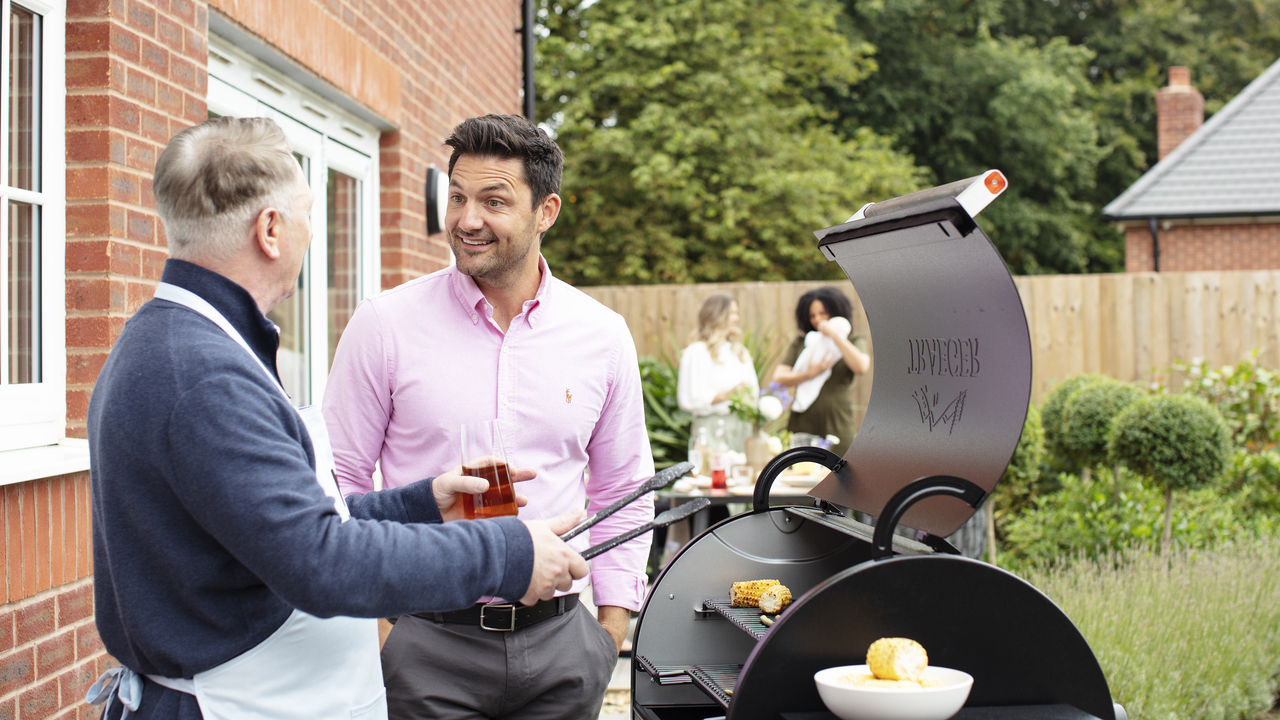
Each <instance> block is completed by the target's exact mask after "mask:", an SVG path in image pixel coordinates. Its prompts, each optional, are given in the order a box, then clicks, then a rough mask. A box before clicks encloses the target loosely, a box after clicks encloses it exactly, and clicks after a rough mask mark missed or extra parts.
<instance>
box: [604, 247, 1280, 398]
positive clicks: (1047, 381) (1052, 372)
mask: <svg viewBox="0 0 1280 720" xmlns="http://www.w3.org/2000/svg"><path fill="white" fill-rule="evenodd" d="M1014 281H1015V283H1016V285H1017V287H1018V292H1019V293H1020V294H1021V295H1022V304H1023V308H1024V309H1025V310H1026V313H1027V324H1028V326H1029V329H1030V332H1031V347H1032V357H1033V363H1034V371H1033V375H1032V398H1033V399H1034V400H1036V401H1039V400H1041V399H1042V398H1043V397H1044V395H1045V393H1046V392H1048V391H1049V390H1050V389H1051V388H1052V387H1053V385H1054V384H1055V383H1056V382H1057V381H1059V380H1061V379H1063V378H1065V377H1068V376H1070V375H1075V374H1077V373H1082V372H1096V373H1102V374H1104V375H1110V376H1112V377H1115V378H1118V379H1120V380H1127V381H1139V382H1143V383H1146V382H1151V381H1152V380H1155V379H1157V378H1160V379H1164V380H1166V381H1173V382H1175V383H1176V382H1177V381H1178V379H1177V378H1169V377H1166V376H1165V375H1164V371H1165V370H1167V369H1168V368H1169V367H1170V366H1171V365H1172V363H1173V361H1174V360H1192V359H1196V358H1203V359H1205V360H1208V361H1209V362H1210V363H1211V364H1213V365H1215V366H1217V365H1224V364H1234V363H1237V362H1239V361H1241V360H1243V359H1245V358H1247V357H1248V356H1249V353H1250V352H1251V351H1252V350H1253V349H1255V348H1257V349H1259V350H1260V351H1261V356H1260V358H1261V359H1260V362H1261V363H1262V364H1263V365H1266V366H1267V367H1271V368H1280V271H1234V272H1196V273H1127V274H1115V275H1037V276H1024V277H1018V278H1015V279H1014ZM821 285H836V286H837V287H840V288H841V289H843V290H845V291H846V294H847V295H849V297H850V299H852V300H853V301H854V315H855V317H854V318H851V319H852V321H853V326H854V329H855V330H856V331H858V332H860V333H862V334H863V335H866V336H868V337H869V338H870V339H871V341H872V373H871V376H869V377H868V378H865V379H859V381H858V382H857V383H856V384H855V392H854V402H855V404H857V405H861V406H865V405H866V401H867V398H868V397H869V396H870V388H871V384H872V383H873V382H874V372H875V369H874V364H875V361H874V358H875V351H874V340H875V338H874V336H872V335H871V333H870V330H869V329H868V326H867V318H866V316H865V315H864V314H863V313H862V305H861V303H860V302H858V299H857V296H856V293H854V292H853V289H852V287H851V286H850V285H849V284H848V283H847V282H845V283H840V282H768V283H766V282H752V283H724V284H704V285H634V286H602V287H585V288H582V290H583V291H584V292H586V293H587V294H589V295H591V296H592V297H594V298H596V299H597V300H599V301H600V302H602V303H604V304H605V305H607V306H608V307H610V308H612V309H613V310H615V311H616V312H618V313H619V314H621V315H622V316H623V317H625V318H626V320H627V325H628V326H629V327H630V328H631V334H632V336H634V337H635V341H636V348H637V350H638V351H639V352H640V354H641V355H658V354H659V353H661V352H663V351H664V350H665V352H667V353H668V354H672V353H674V355H673V356H674V357H678V356H679V349H680V348H683V347H684V346H685V345H687V344H688V342H689V333H690V332H691V331H692V330H693V328H694V327H695V326H696V324H697V314H698V308H699V306H700V305H701V303H702V300H703V298H705V297H706V296H707V295H710V294H711V293H714V292H726V293H729V294H730V295H733V296H734V297H736V298H737V299H738V304H739V306H740V309H741V315H742V323H743V328H744V329H745V330H748V331H755V330H756V329H759V330H762V331H763V332H765V333H772V336H773V343H774V348H775V349H778V348H781V347H783V346H785V344H786V343H789V342H790V341H791V340H792V339H793V338H794V337H795V334H796V332H797V331H796V329H795V327H796V324H795V319H794V318H795V306H796V301H797V300H798V299H799V297H800V296H801V295H802V294H804V293H805V292H806V291H808V290H810V289H811V288H815V287H819V286H821Z"/></svg>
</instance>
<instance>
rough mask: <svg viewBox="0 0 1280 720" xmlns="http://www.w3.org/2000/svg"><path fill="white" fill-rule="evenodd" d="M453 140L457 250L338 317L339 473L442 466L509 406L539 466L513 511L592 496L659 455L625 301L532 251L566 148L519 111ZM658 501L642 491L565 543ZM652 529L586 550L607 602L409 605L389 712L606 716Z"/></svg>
mask: <svg viewBox="0 0 1280 720" xmlns="http://www.w3.org/2000/svg"><path fill="white" fill-rule="evenodd" d="M446 144H447V145H449V146H450V147H452V148H453V153H452V156H451V157H450V159H449V187H450V191H449V192H450V196H449V205H448V212H447V215H446V219H445V231H446V233H447V234H448V238H449V245H450V247H451V248H452V249H453V253H454V255H455V256H456V257H457V266H456V267H450V268H448V269H446V270H442V271H440V272H437V273H434V274H432V275H428V276H426V277H422V278H418V279H417V280H413V281H410V282H407V283H405V284H404V285H401V286H400V287H397V288H395V289H393V290H389V291H387V292H384V293H382V294H381V295H379V296H377V297H375V298H371V299H369V300H366V301H365V302H363V303H362V304H361V305H360V307H359V308H358V309H357V311H356V313H355V316H354V317H353V318H352V320H351V322H350V324H349V325H348V326H347V328H346V330H345V331H344V333H343V336H342V340H341V342H340V343H339V345H338V350H337V354H336V356H335V358H334V362H333V369H332V371H331V374H330V376H329V383H328V386H327V388H326V391H325V397H324V416H325V421H326V423H327V424H328V426H329V433H330V435H331V436H332V441H333V453H334V459H335V461H336V462H337V468H338V480H339V484H340V486H341V487H342V490H343V493H344V494H351V493H365V492H368V491H369V490H371V489H372V487H373V482H372V475H373V471H374V464H375V463H377V462H378V461H381V464H380V469H381V472H382V477H383V482H384V484H385V486H386V487H398V486H401V485H405V484H408V483H412V482H414V481H416V480H420V479H422V478H424V477H428V476H432V475H437V474H440V473H442V472H445V471H447V470H449V469H450V468H453V467H455V466H457V465H458V464H459V463H460V462H461V456H460V448H459V428H460V426H461V425H462V424H463V423H467V422H474V421H479V420H492V419H494V418H497V421H498V424H499V426H500V428H501V431H502V436H503V440H504V443H505V446H506V451H507V456H508V460H509V461H510V462H511V464H512V465H513V466H516V467H532V468H534V469H535V470H536V471H537V473H538V475H537V477H536V478H534V479H533V480H531V481H528V482H524V483H521V486H520V489H521V492H522V493H523V494H524V495H527V496H528V498H529V504H528V505H527V506H525V507H523V508H521V509H520V517H521V518H551V517H555V516H556V515H559V514H561V513H563V512H565V511H567V510H571V509H574V508H582V507H583V506H584V504H585V505H586V506H587V509H588V512H595V511H596V510H599V509H601V508H603V507H605V506H607V505H609V504H610V503H612V502H614V501H615V500H617V499H619V498H621V497H622V496H624V495H626V494H627V493H628V492H630V491H632V490H634V489H635V488H636V487H638V485H639V483H640V482H642V481H644V480H645V479H647V478H648V477H650V476H651V475H653V458H652V455H651V453H650V448H649V440H648V435H647V433H646V431H645V424H644V406H643V400H642V395H641V390H640V374H639V369H638V366H637V362H636V351H635V344H634V343H633V342H632V340H631V335H630V333H629V332H628V331H627V327H626V323H625V321H624V320H623V319H622V317H621V316H619V315H618V314H616V313H614V312H612V311H611V310H609V309H607V308H605V307H604V306H603V305H601V304H599V303H598V302H596V301H595V300H593V299H591V298H589V297H587V296H586V295H585V294H583V293H581V292H579V291H578V290H576V289H574V288H573V287H570V286H569V285H567V284H565V283H563V282H561V281H559V280H557V279H555V278H554V277H553V276H552V274H551V270H550V268H549V267H547V263H546V261H545V260H544V259H543V258H542V256H541V254H540V252H539V247H540V243H541V239H542V236H543V234H544V233H545V232H546V231H547V229H548V228H550V227H551V225H552V224H553V223H554V222H555V220H556V216H557V215H558V213H559V210H560V196H559V194H558V193H559V190H560V176H561V170H562V167H563V156H562V154H561V152H560V149H559V147H557V146H556V144H555V143H554V142H552V141H551V139H550V138H548V137H547V136H546V134H545V133H543V132H542V131H541V130H539V129H537V127H536V126H534V125H533V124H532V123H530V122H529V121H527V120H525V119H524V118H522V117H519V116H514V115H507V116H494V115H489V116H485V117H482V118H472V119H470V120H466V121H464V122H463V123H461V124H460V125H458V127H456V128H454V131H453V134H452V135H451V136H450V137H449V139H448V140H447V141H446ZM652 518H653V500H652V496H647V497H646V498H643V499H641V500H639V501H637V502H635V503H633V504H631V505H630V506H628V507H627V508H625V509H623V510H621V511H619V512H618V513H617V514H615V515H613V516H612V517H610V518H609V519H607V520H604V521H602V522H601V523H599V524H598V525H596V526H595V527H594V528H592V529H591V530H590V531H589V532H588V533H583V534H582V535H580V536H578V537H577V538H575V539H574V540H573V541H572V542H571V543H570V544H571V546H572V547H574V548H575V549H577V550H579V551H581V550H583V549H585V548H586V547H588V546H590V545H593V544H596V543H598V542H601V541H603V540H607V539H609V538H612V537H614V536H616V535H619V534H621V533H622V532H624V531H626V530H628V529H631V528H634V527H637V526H639V525H643V524H644V523H646V522H648V521H649V520H651V519H652ZM588 536H589V537H588ZM649 543H650V536H649V535H647V534H646V535H644V536H641V537H640V538H637V539H636V540H632V541H631V542H628V543H625V544H623V545H621V546H619V547H618V548H617V549H615V550H612V551H610V552H608V553H605V554H604V555H601V556H599V557H597V558H596V559H595V560H594V561H593V562H592V564H591V565H592V570H591V574H590V576H589V581H590V583H591V585H592V594H593V597H594V601H595V604H596V605H597V606H598V607H599V617H598V619H597V618H592V617H591V615H590V613H589V612H587V611H586V610H585V609H584V608H583V607H582V606H581V605H579V604H578V603H577V598H578V595H577V593H578V592H579V591H580V590H581V589H582V588H583V587H585V585H586V583H587V581H588V580H587V579H585V578H584V579H583V580H579V581H577V582H575V583H574V585H573V587H572V588H571V589H570V590H569V591H568V592H567V593H563V594H561V596H560V597H557V598H556V599H554V600H549V601H544V602H542V603H539V604H537V605H534V606H532V607H530V608H522V607H519V606H517V607H516V608H510V606H504V607H501V608H490V609H486V610H485V611H483V614H482V611H481V610H480V607H482V606H474V607H471V608H466V609H461V610H459V611H457V612H451V613H434V614H430V615H423V616H405V617H402V618H400V619H399V620H398V621H397V622H396V624H395V627H394V628H393V630H392V632H391V635H390V636H389V637H388V639H387V643H386V646H385V647H384V648H383V654H382V662H383V673H384V675H385V680H386V686H387V700H388V706H389V708H390V712H391V717H392V718H451V719H452V718H457V719H463V718H466V719H468V720H470V719H472V718H490V717H502V718H511V719H513V720H515V719H519V720H535V719H540V718H548V719H551V718H556V719H562V718H583V719H587V718H595V717H596V715H597V714H598V713H599V710H600V705H601V701H602V699H603V697H604V691H605V689H606V687H607V686H608V681H609V677H610V675H611V674H612V672H613V667H614V665H615V663H616V662H617V655H618V651H619V649H620V648H621V645H622V641H623V637H624V636H625V634H626V630H627V622H628V620H629V618H630V611H633V610H638V609H639V608H640V603H641V601H642V600H643V598H644V590H645V563H646V561H647V559H648V550H649ZM403 571H404V572H413V568H404V569H403ZM505 602H506V601H503V600H495V601H494V603H505ZM597 620H598V621H597ZM513 626H514V629H512V627H513Z"/></svg>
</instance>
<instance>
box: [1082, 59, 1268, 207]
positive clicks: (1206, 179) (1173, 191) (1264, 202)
mask: <svg viewBox="0 0 1280 720" xmlns="http://www.w3.org/2000/svg"><path fill="white" fill-rule="evenodd" d="M1102 214H1103V216H1104V217H1105V218H1106V219H1108V220H1137V219H1142V220H1146V219H1148V218H1153V217H1155V218H1196V217H1240V216H1251V215H1280V60H1277V61H1276V62H1274V63H1272V65H1271V67H1269V68H1267V70H1266V71H1265V72H1263V73H1262V74H1261V75H1259V76H1258V77H1257V78H1256V79H1255V80H1254V81H1253V82H1251V83H1249V85H1248V86H1247V87H1246V88H1245V89H1244V90H1242V91H1241V92H1240V94H1239V95H1237V96H1236V97H1235V98H1234V99H1233V100H1232V101H1231V102H1229V103H1227V105H1226V106H1225V107H1223V108H1222V109H1221V110H1219V111H1218V113H1217V114H1216V115H1214V116H1213V117H1212V118H1210V119H1209V121H1208V122H1206V123H1205V124H1204V125H1202V126H1200V128H1199V129H1198V130H1196V131H1195V132H1194V133H1192V134H1191V135H1190V136H1189V137H1188V138H1187V139H1186V140H1184V141H1183V142H1182V144H1181V145H1179V146H1178V147H1177V149H1175V150H1174V151H1173V152H1171V153H1169V155H1168V156H1166V157H1165V159H1163V160H1161V161H1160V162H1158V163H1156V165H1155V166H1154V167H1152V168H1151V169H1150V170H1148V171H1147V172H1146V174H1145V175H1143V176H1142V177H1140V178H1138V181H1137V182H1135V183H1134V184H1133V185H1131V186H1130V187H1129V189H1128V190H1125V191H1124V193H1122V194H1121V195H1120V197H1118V198H1116V199H1115V200H1113V201H1111V203H1110V204H1108V205H1107V206H1106V207H1105V208H1103V209H1102Z"/></svg>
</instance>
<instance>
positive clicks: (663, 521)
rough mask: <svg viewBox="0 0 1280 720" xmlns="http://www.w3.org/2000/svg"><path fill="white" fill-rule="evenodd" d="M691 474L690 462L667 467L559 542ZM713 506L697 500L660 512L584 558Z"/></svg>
mask: <svg viewBox="0 0 1280 720" xmlns="http://www.w3.org/2000/svg"><path fill="white" fill-rule="evenodd" d="M692 471H693V463H688V462H683V463H677V464H675V465H672V466H671V467H669V468H666V469H665V470H663V471H662V472H660V473H658V474H657V475H654V476H653V477H651V478H649V479H648V480H646V481H645V482H644V483H643V484H641V485H640V487H638V488H636V489H635V490H634V491H633V492H632V493H631V494H630V495H627V496H626V497H624V498H622V499H621V500H619V501H617V502H615V503H614V504H612V505H610V506H609V507H607V508H605V509H603V510H601V511H600V512H598V513H596V514H594V515H592V516H591V517H589V518H587V519H585V520H583V521H582V522H580V523H578V524H577V525H575V526H574V527H573V528H572V529H571V530H569V531H568V532H566V533H565V534H563V535H561V536H560V539H561V540H570V539H572V538H575V537H577V536H578V535H581V534H582V533H583V532H584V531H586V530H587V529H588V528H590V527H591V526H593V525H595V524H596V523H598V522H600V521H601V520H603V519H605V518H607V517H609V516H610V515H612V514H614V513H615V512H617V511H619V510H621V509H622V508H624V507H626V506H627V505H630V504H631V503H632V502H635V500H636V499H638V498H639V497H640V496H641V495H645V494H647V493H651V492H653V491H655V490H661V489H662V488H664V487H666V486H667V485H670V484H671V482H672V481H673V480H675V479H676V478H678V477H681V476H683V475H687V474H689V473H690V472H692ZM710 504H711V501H710V500H708V499H706V498H697V499H695V500H693V501H691V502H687V503H684V504H682V505H680V506H679V507H676V508H672V509H671V510H667V511H666V512H664V513H661V514H660V515H658V516H657V517H655V518H654V519H653V520H652V521H651V522H648V523H645V524H644V525H641V526H640V527H638V528H633V529H631V530H628V531H627V532H625V533H623V534H621V535H619V536H618V537H615V538H613V539H612V540H606V541H605V542H602V543H600V544H599V545H596V546H594V547H591V548H588V549H587V550H585V551H583V553H582V559H583V560H590V559H591V558H593V557H595V556H597V555H599V554H601V553H603V552H606V551H608V550H612V549H613V548H615V547H617V546H618V545H621V544H622V543H624V542H626V541H628V540H630V539H632V538H634V537H638V536H640V535H643V534H644V533H647V532H649V531H650V530H654V529H656V528H661V527H666V526H668V525H671V524H673V523H677V522H680V521H681V520H684V519H685V518H687V517H689V516H690V515H692V514H694V513H696V512H698V511H699V510H701V509H703V508H705V507H707V506H708V505H710Z"/></svg>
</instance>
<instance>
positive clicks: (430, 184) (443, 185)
mask: <svg viewBox="0 0 1280 720" xmlns="http://www.w3.org/2000/svg"><path fill="white" fill-rule="evenodd" d="M424 199H425V200H426V203H427V234H428V235H435V234H436V233H439V232H444V214H445V210H447V209H448V202H449V176H448V175H446V174H445V172H444V171H443V170H441V169H440V168H438V167H436V166H435V165H428V166H427V187H426V192H425V193H424Z"/></svg>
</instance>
